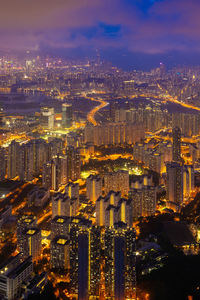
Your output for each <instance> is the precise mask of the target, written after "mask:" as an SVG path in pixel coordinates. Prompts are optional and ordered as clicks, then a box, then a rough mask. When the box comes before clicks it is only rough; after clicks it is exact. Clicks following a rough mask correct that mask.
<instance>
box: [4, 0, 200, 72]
mask: <svg viewBox="0 0 200 300" xmlns="http://www.w3.org/2000/svg"><path fill="white" fill-rule="evenodd" d="M0 5H1V6H0V7H1V10H0V48H1V49H8V48H9V49H13V50H14V49H16V50H27V49H32V50H41V51H47V52H48V51H49V52H51V53H58V54H62V55H66V56H67V55H72V54H73V55H76V56H77V57H78V56H88V57H90V56H91V55H94V53H95V49H99V51H100V53H101V55H102V57H103V58H106V59H111V60H112V61H113V62H114V63H116V64H118V65H120V66H122V67H123V66H124V67H126V68H127V67H130V68H133V67H136V68H141V69H142V68H149V67H153V66H156V64H158V63H159V61H160V60H162V61H164V62H165V63H166V64H168V65H169V66H171V65H176V64H200V17H199V12H200V0H0Z"/></svg>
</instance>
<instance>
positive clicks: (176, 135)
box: [172, 127, 181, 162]
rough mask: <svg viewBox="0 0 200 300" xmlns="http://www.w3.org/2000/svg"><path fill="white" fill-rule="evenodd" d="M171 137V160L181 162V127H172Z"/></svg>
mask: <svg viewBox="0 0 200 300" xmlns="http://www.w3.org/2000/svg"><path fill="white" fill-rule="evenodd" d="M172 139H173V155H172V157H173V161H175V162H181V129H180V128H179V127H174V128H173V130H172Z"/></svg>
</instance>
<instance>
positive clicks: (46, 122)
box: [40, 107, 54, 129]
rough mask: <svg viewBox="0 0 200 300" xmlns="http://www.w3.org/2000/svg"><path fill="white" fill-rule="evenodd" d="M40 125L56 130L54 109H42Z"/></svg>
mask: <svg viewBox="0 0 200 300" xmlns="http://www.w3.org/2000/svg"><path fill="white" fill-rule="evenodd" d="M40 123H41V125H42V126H43V127H45V128H48V129H53V128H54V108H52V107H42V108H41V118H40Z"/></svg>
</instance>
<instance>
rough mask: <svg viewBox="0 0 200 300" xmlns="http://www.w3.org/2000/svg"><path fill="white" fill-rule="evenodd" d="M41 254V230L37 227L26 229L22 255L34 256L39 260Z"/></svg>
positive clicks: (23, 233)
mask: <svg viewBox="0 0 200 300" xmlns="http://www.w3.org/2000/svg"><path fill="white" fill-rule="evenodd" d="M40 255H41V230H40V229H39V228H37V227H31V228H28V229H25V230H24V231H23V232H22V257H23V258H27V257H28V256H32V259H33V260H36V261H37V260H38V259H39V257H40Z"/></svg>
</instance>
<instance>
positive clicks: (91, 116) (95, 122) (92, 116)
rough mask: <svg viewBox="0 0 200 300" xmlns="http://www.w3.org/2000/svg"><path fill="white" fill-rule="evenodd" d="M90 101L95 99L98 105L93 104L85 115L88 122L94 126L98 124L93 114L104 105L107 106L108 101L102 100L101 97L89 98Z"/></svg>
mask: <svg viewBox="0 0 200 300" xmlns="http://www.w3.org/2000/svg"><path fill="white" fill-rule="evenodd" d="M89 99H90V100H91V101H96V102H99V103H100V105H98V106H95V107H94V108H93V109H92V110H91V111H90V112H89V113H88V115H87V120H88V122H90V123H92V124H93V125H94V126H96V125H98V124H97V121H96V120H95V114H96V113H97V112H98V111H99V110H100V109H102V108H104V107H105V106H107V105H108V104H109V103H108V102H106V101H104V100H102V99H96V98H92V97H90V98H89Z"/></svg>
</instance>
